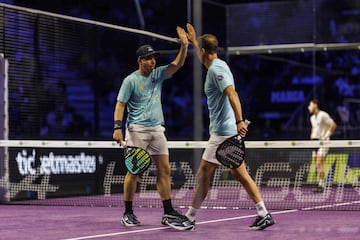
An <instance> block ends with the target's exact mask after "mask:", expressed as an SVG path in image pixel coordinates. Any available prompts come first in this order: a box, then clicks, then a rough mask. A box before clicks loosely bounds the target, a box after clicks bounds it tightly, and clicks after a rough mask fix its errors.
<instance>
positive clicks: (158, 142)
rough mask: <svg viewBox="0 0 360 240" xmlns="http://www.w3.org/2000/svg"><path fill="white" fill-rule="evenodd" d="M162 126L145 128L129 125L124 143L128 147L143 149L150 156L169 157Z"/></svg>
mask: <svg viewBox="0 0 360 240" xmlns="http://www.w3.org/2000/svg"><path fill="white" fill-rule="evenodd" d="M164 132H165V128H164V127H163V126H160V125H159V126H155V127H145V126H142V125H139V124H132V123H131V124H129V126H128V127H127V128H126V133H125V142H126V145H128V146H134V147H140V148H143V149H145V150H146V151H147V152H148V153H149V154H150V155H169V149H168V146H167V139H166V137H165V133H164Z"/></svg>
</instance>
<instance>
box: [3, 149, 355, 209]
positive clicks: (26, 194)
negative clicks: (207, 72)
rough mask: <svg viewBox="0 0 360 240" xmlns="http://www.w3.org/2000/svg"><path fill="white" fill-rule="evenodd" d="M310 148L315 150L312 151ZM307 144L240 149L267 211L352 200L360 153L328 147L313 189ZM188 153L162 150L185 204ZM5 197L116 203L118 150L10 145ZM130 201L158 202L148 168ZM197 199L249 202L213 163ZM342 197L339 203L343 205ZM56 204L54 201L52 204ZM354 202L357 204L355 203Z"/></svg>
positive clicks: (191, 174)
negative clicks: (320, 183)
mask: <svg viewBox="0 0 360 240" xmlns="http://www.w3.org/2000/svg"><path fill="white" fill-rule="evenodd" d="M314 150H315V149H314ZM312 152H313V150H312V149H279V148H278V149H269V148H264V149H247V152H246V164H247V169H248V171H249V173H250V174H251V176H252V177H253V179H254V181H255V183H256V184H257V185H258V186H259V189H260V191H261V193H262V196H263V198H264V200H266V202H267V205H269V207H272V208H281V209H282V208H293V207H294V206H295V207H300V208H301V207H303V208H305V207H309V206H314V205H316V204H320V203H321V204H325V203H326V204H327V205H328V204H329V203H331V204H335V205H336V204H341V206H344V204H345V205H346V204H348V203H349V202H353V201H356V199H359V198H360V184H359V177H360V161H359V156H360V151H359V149H357V148H337V149H335V148H334V149H330V152H329V155H328V156H327V158H326V164H325V174H326V190H325V192H324V193H313V192H312V191H311V187H312V186H313V185H314V184H316V183H317V174H316V167H315V159H314V158H313V155H312V154H313V153H312ZM193 156H194V155H193V151H192V150H189V149H187V150H174V149H171V150H170V159H171V160H170V166H171V184H172V189H173V197H172V198H173V201H174V204H175V205H177V206H187V205H188V204H189V203H190V202H191V198H192V194H193V189H194V186H195V182H196V175H195V173H196V170H197V169H195V167H194V166H195V165H196V164H195V163H196V161H195V160H194V159H193ZM9 159H10V165H9V167H10V197H11V201H19V200H21V201H23V200H30V199H32V200H36V199H37V200H41V199H43V200H44V199H53V198H65V197H76V196H101V200H97V203H99V201H100V202H102V201H104V202H102V203H101V204H105V205H107V204H106V203H105V201H107V200H110V199H111V197H113V196H116V200H114V203H111V204H108V205H114V204H116V203H117V204H119V203H121V202H122V201H121V198H120V197H119V196H118V195H119V194H121V193H122V191H123V183H124V177H125V174H126V169H125V165H124V161H123V150H122V149H65V148H64V149H63V148H54V149H51V148H11V150H10V154H9ZM138 182H139V184H138V188H137V194H138V197H137V198H136V204H138V205H140V206H152V207H155V206H158V207H161V201H159V194H158V193H157V191H156V168H155V166H154V165H151V167H150V168H149V169H148V170H147V171H146V172H145V173H144V174H143V175H142V176H141V177H140V178H139V181H138ZM211 184H212V188H211V190H210V192H209V194H208V197H207V198H206V200H205V202H204V206H208V207H224V206H225V207H245V208H246V207H249V206H252V202H251V199H250V198H249V196H248V195H247V193H246V191H245V189H244V188H243V187H242V186H241V184H240V183H239V182H237V181H235V180H234V179H233V178H232V176H231V174H230V172H229V169H227V168H225V167H223V166H220V167H219V168H218V169H217V170H216V171H215V173H214V176H213V179H212V183H211ZM344 202H345V203H344ZM56 204H61V201H58V202H57V203H56ZM357 206H359V204H358V205H357Z"/></svg>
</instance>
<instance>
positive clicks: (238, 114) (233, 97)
mask: <svg viewBox="0 0 360 240" xmlns="http://www.w3.org/2000/svg"><path fill="white" fill-rule="evenodd" d="M228 98H229V102H230V105H231V107H232V109H233V111H234V115H235V120H236V121H243V120H244V119H243V116H242V107H241V102H240V99H239V95H238V94H237V92H236V91H231V93H229V94H228Z"/></svg>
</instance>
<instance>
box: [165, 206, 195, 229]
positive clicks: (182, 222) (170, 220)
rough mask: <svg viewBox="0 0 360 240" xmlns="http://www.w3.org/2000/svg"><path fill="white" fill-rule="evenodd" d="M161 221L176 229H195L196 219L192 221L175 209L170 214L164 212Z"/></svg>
mask: <svg viewBox="0 0 360 240" xmlns="http://www.w3.org/2000/svg"><path fill="white" fill-rule="evenodd" d="M161 223H162V224H163V225H168V226H170V227H172V228H174V229H176V230H182V231H183V230H188V231H193V230H195V221H190V220H189V219H188V218H187V217H186V216H184V215H182V214H180V213H179V212H178V211H175V210H173V211H172V212H171V213H170V214H164V215H163V217H162V220H161Z"/></svg>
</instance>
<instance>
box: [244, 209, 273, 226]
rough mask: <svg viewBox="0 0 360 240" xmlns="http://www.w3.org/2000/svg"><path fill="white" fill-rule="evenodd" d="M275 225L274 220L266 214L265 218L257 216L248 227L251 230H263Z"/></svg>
mask: <svg viewBox="0 0 360 240" xmlns="http://www.w3.org/2000/svg"><path fill="white" fill-rule="evenodd" d="M274 224H275V220H274V219H273V218H272V216H271V214H270V213H268V214H266V216H265V217H260V216H257V217H256V219H255V221H254V222H253V224H251V225H250V226H249V228H250V229H253V230H263V229H265V228H267V227H270V226H271V225H274Z"/></svg>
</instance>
